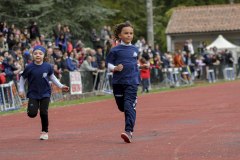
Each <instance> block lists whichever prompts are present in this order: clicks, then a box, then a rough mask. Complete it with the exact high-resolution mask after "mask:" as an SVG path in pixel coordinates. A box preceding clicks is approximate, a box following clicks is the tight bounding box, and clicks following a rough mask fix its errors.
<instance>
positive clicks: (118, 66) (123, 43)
mask: <svg viewBox="0 0 240 160" xmlns="http://www.w3.org/2000/svg"><path fill="white" fill-rule="evenodd" d="M114 36H115V38H116V40H119V41H120V44H119V45H117V46H116V47H113V48H112V49H111V50H110V53H109V54H108V56H107V65H108V69H110V70H111V71H113V79H112V87H113V94H114V97H115V100H116V103H117V106H118V109H119V110H120V111H121V112H124V115H125V132H123V133H122V134H121V137H122V139H123V140H124V141H125V142H126V143H131V141H132V133H133V130H134V125H135V120H136V108H135V107H136V103H137V90H138V85H139V69H138V64H137V56H138V49H137V48H136V47H135V46H134V45H132V44H131V41H132V40H133V26H132V25H131V24H130V23H129V22H126V23H121V24H118V25H116V27H115V30H114Z"/></svg>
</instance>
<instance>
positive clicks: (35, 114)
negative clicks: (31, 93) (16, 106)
mask: <svg viewBox="0 0 240 160" xmlns="http://www.w3.org/2000/svg"><path fill="white" fill-rule="evenodd" d="M27 115H28V117H30V118H35V117H36V116H37V113H33V112H29V111H28V113H27Z"/></svg>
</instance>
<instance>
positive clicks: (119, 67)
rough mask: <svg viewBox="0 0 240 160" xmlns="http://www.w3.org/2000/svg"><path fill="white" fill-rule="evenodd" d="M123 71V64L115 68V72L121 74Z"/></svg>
mask: <svg viewBox="0 0 240 160" xmlns="http://www.w3.org/2000/svg"><path fill="white" fill-rule="evenodd" d="M122 70H123V65H122V64H119V65H117V66H116V67H115V68H114V71H119V72H121V71H122Z"/></svg>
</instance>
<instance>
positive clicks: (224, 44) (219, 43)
mask: <svg viewBox="0 0 240 160" xmlns="http://www.w3.org/2000/svg"><path fill="white" fill-rule="evenodd" d="M213 47H217V49H234V48H238V47H239V46H237V45H235V44H232V43H231V42H229V41H228V40H226V39H225V38H224V37H223V36H222V35H219V36H218V37H217V39H216V40H215V41H213V42H212V43H211V44H210V45H209V46H207V49H210V48H213Z"/></svg>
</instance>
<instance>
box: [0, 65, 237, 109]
mask: <svg viewBox="0 0 240 160" xmlns="http://www.w3.org/2000/svg"><path fill="white" fill-rule="evenodd" d="M235 68H236V67H229V66H224V65H216V66H211V67H207V66H202V67H200V68H198V69H197V72H198V74H199V75H198V76H195V74H194V73H191V72H189V70H186V69H183V68H167V69H156V68H153V69H151V78H150V82H151V84H152V85H155V87H158V88H161V87H171V86H174V87H178V86H184V85H192V84H193V82H195V81H206V82H207V81H208V82H209V83H214V82H216V81H218V80H227V81H229V80H234V79H235V77H236V73H237V72H236V69H235ZM62 75H63V76H62V79H61V82H62V83H63V84H65V85H68V86H70V75H69V72H64V73H63V74H62ZM80 75H81V83H82V93H91V92H92V93H94V92H100V93H104V94H112V88H111V80H112V76H113V75H112V73H109V72H107V71H105V70H103V71H98V72H95V73H94V72H90V71H80ZM186 77H188V78H187V79H186ZM51 87H52V96H51V102H55V101H60V100H64V94H63V93H62V90H61V89H59V88H58V87H56V86H55V85H54V84H51ZM67 94H69V93H67ZM21 105H22V101H21V99H20V97H19V95H18V91H17V87H16V85H15V84H14V82H9V83H7V84H1V85H0V111H9V110H15V109H19V108H20V107H21Z"/></svg>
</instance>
